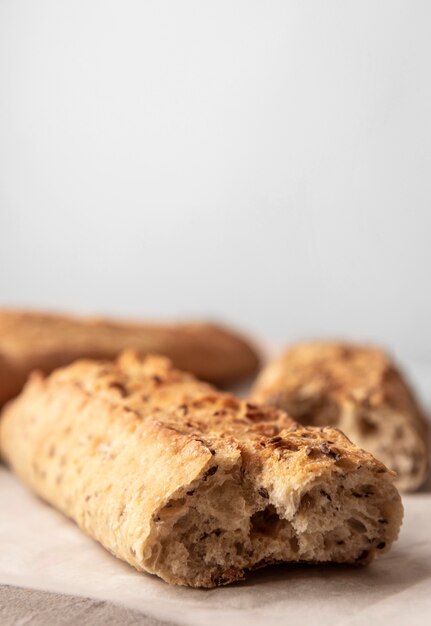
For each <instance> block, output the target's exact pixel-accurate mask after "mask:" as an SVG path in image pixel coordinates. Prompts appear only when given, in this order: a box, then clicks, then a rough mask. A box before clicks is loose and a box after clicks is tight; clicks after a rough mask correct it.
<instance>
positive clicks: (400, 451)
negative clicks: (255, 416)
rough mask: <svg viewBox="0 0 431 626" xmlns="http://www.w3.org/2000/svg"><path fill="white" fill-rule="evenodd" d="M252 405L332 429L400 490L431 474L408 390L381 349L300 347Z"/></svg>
mask: <svg viewBox="0 0 431 626" xmlns="http://www.w3.org/2000/svg"><path fill="white" fill-rule="evenodd" d="M251 397H252V399H253V401H256V402H262V403H265V404H269V405H272V406H276V407H279V408H281V409H284V410H286V411H288V412H289V414H290V415H292V417H293V418H294V419H296V420H297V421H298V422H300V423H301V424H305V425H313V426H336V427H338V428H340V429H341V430H342V431H343V432H344V433H345V434H346V435H347V436H348V437H350V438H351V439H352V441H354V442H355V443H356V444H357V445H359V446H361V447H362V448H365V449H366V450H369V451H370V452H371V453H372V454H373V455H374V456H376V457H377V458H378V459H380V460H381V461H383V463H385V464H386V465H387V466H388V467H389V468H390V469H392V470H394V471H395V472H396V473H397V479H396V485H397V486H398V488H399V489H401V490H403V491H411V490H414V489H416V488H418V487H419V486H420V485H421V484H422V483H423V482H424V480H425V478H426V476H427V473H428V458H429V449H428V432H427V430H428V427H427V420H426V419H425V417H424V414H423V411H422V410H421V408H420V407H419V404H418V402H417V400H416V398H415V397H414V394H413V392H412V390H411V389H410V388H409V386H408V384H407V383H406V381H405V380H404V378H403V377H402V375H401V374H400V372H399V371H398V369H397V368H396V367H395V365H394V364H393V363H392V361H391V359H390V358H389V356H388V355H387V354H385V353H384V352H383V351H382V350H380V349H378V348H375V347H370V346H364V345H354V344H350V343H342V342H310V343H301V344H298V345H296V346H293V347H291V348H289V349H288V350H287V351H286V352H285V353H284V354H283V355H282V356H281V357H280V358H279V359H276V360H274V361H272V362H271V363H270V364H269V365H268V366H267V367H266V368H265V369H264V370H263V371H262V373H261V374H260V376H259V377H258V379H257V381H256V383H255V386H254V388H253V391H252V394H251Z"/></svg>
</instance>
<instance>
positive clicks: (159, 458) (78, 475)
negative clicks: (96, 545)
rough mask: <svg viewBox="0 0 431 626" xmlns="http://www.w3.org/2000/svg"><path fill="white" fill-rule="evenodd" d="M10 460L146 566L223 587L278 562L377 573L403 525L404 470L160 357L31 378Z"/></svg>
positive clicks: (3, 432)
mask: <svg viewBox="0 0 431 626" xmlns="http://www.w3.org/2000/svg"><path fill="white" fill-rule="evenodd" d="M0 448H1V450H0V451H1V453H2V455H3V458H4V459H5V460H6V461H7V462H8V463H9V464H10V466H11V467H12V468H13V469H14V470H15V471H16V473H17V474H18V475H19V476H20V477H21V478H22V480H23V481H24V482H26V483H27V484H28V485H29V486H30V487H32V489H34V491H35V492H36V493H37V494H39V495H40V496H41V497H42V498H44V499H45V500H46V501H48V502H49V503H51V504H52V505H54V506H56V507H57V508H58V509H60V510H61V511H63V513H65V514H66V515H68V516H69V517H71V518H72V519H73V520H75V522H76V523H77V524H78V525H79V526H80V527H81V528H82V529H83V530H85V531H86V532H87V533H88V534H89V535H90V536H91V537H93V538H94V539H96V540H97V541H99V542H100V543H102V544H103V545H104V546H105V547H106V548H107V549H108V550H109V551H110V552H112V553H113V554H114V555H116V556H117V557H119V558H121V559H123V560H124V561H127V562H128V563H130V564H131V565H133V566H134V567H135V568H136V569H138V570H141V571H147V572H151V573H154V574H157V575H158V576H160V577H161V578H163V579H164V580H166V581H168V582H170V583H176V584H180V585H190V586H193V587H214V586H216V585H221V584H226V583H229V582H231V581H234V580H238V579H241V578H243V577H244V575H245V572H246V571H247V570H250V569H254V568H258V567H262V566H264V565H265V564H268V563H275V562H281V561H293V562H327V561H333V562H337V563H359V564H363V563H368V562H369V561H370V560H371V559H372V558H373V557H374V556H376V555H380V554H384V553H385V552H387V551H388V550H389V548H390V546H391V544H392V542H393V541H394V540H395V539H396V537H397V535H398V531H399V527H400V524H401V518H402V505H401V501H400V497H399V494H398V492H397V490H396V488H395V487H394V486H393V484H392V481H393V474H392V472H390V471H389V470H387V469H386V468H385V467H384V465H382V464H381V463H380V462H379V461H376V460H375V459H374V458H373V457H372V456H371V455H370V454H368V453H367V452H364V451H363V450H360V449H359V448H357V447H356V446H354V445H353V444H352V443H351V442H350V441H349V440H348V439H347V438H346V437H345V436H344V435H343V434H342V433H341V432H339V431H338V430H336V429H332V428H324V429H317V428H304V427H301V426H298V425H297V424H296V423H295V422H294V421H293V420H292V419H290V418H289V417H288V416H287V414H285V413H284V412H282V411H279V410H277V409H273V408H265V409H262V408H259V407H257V406H256V405H252V404H249V403H247V402H245V401H241V400H238V399H237V398H235V397H234V396H232V395H229V394H224V393H221V392H218V391H216V390H214V389H213V388H212V387H211V386H209V385H207V384H205V383H201V382H198V381H196V380H195V379H194V378H193V377H192V376H191V375H188V374H184V373H182V372H178V371H176V370H174V369H172V366H171V365H170V363H169V361H168V360H166V359H163V358H161V357H147V358H145V359H143V360H142V359H140V358H138V357H137V356H135V355H133V354H131V353H127V354H125V355H123V356H122V357H121V358H120V359H119V360H118V362H116V363H113V362H94V361H89V360H88V361H80V362H77V363H75V364H72V365H70V366H69V367H66V368H64V369H61V370H57V371H56V372H54V373H53V374H52V375H51V376H50V377H48V378H45V379H44V378H42V376H41V375H39V374H33V376H32V377H31V379H30V381H29V382H28V383H27V385H26V387H25V389H24V391H23V392H22V394H21V395H20V396H19V397H18V398H17V399H15V400H13V401H11V402H10V403H9V404H8V405H7V406H6V408H5V409H4V411H3V415H2V418H1V420H0Z"/></svg>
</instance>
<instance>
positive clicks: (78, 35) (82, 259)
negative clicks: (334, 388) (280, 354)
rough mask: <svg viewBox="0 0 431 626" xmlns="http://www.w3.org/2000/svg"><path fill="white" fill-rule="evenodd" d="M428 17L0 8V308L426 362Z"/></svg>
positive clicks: (323, 11)
mask: <svg viewBox="0 0 431 626" xmlns="http://www.w3.org/2000/svg"><path fill="white" fill-rule="evenodd" d="M430 115H431V3H430V2H428V1H426V0H424V1H423V2H421V1H412V0H405V1H404V2H399V1H394V0H387V1H379V0H370V1H364V0H362V1H361V2H357V1H355V2H349V1H346V0H340V1H335V0H332V1H331V0H326V1H325V2H321V1H318V0H316V1H314V2H310V1H306V0H298V1H297V2H293V1H290V2H286V1H285V0H281V1H273V0H262V1H259V2H257V1H250V0H248V1H235V0H227V1H220V0H218V1H217V2H212V1H209V0H208V1H202V0H200V1H199V0H196V1H195V2H190V1H187V0H182V1H181V2H178V1H173V0H172V1H162V0H155V1H154V2H150V1H145V0H139V1H138V0H136V1H126V0H116V1H113V2H108V1H105V0H103V1H102V0H100V1H94V0H90V1H88V0H79V1H78V0H74V1H73V2H71V1H66V0H62V1H59V0H51V1H49V0H40V1H37V2H34V1H31V0H27V1H25V0H0V237H1V243H0V304H2V305H6V304H7V305H33V306H36V305H37V306H39V307H50V308H57V309H71V310H76V311H85V312H93V311H94V312H105V313H111V314H131V315H134V316H138V315H143V316H150V317H158V316H163V317H177V316H194V317H199V316H203V315H205V316H210V317H212V318H220V319H225V320H227V321H230V322H233V323H236V324H237V325H239V326H241V327H243V328H244V329H248V330H250V331H252V332H255V333H257V334H258V335H260V336H261V337H266V338H268V339H272V340H277V341H287V340H292V339H296V338H299V337H305V336H310V335H312V336H317V335H336V336H349V337H353V338H368V339H373V340H376V341H379V342H381V343H384V344H387V345H389V346H390V347H391V348H392V349H393V350H395V351H396V352H398V353H402V354H403V355H404V354H405V355H408V356H409V358H410V357H411V358H413V359H417V360H422V359H424V360H426V359H427V358H430V359H431V328H430V327H431V323H430V321H431V295H430V282H431V281H430V278H431V232H430V231H431V176H430V166H431V122H430Z"/></svg>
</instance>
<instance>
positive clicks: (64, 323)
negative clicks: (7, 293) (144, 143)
mask: <svg viewBox="0 0 431 626" xmlns="http://www.w3.org/2000/svg"><path fill="white" fill-rule="evenodd" d="M127 348H133V349H134V350H136V351H138V352H139V353H140V354H148V353H157V354H162V355H165V356H167V357H169V358H170V359H171V360H172V361H173V362H174V364H175V366H176V367H179V368H180V369H185V370H187V371H190V372H193V373H194V374H195V375H196V376H198V377H199V378H201V379H203V380H208V381H210V382H212V383H216V384H218V385H224V384H228V383H234V382H238V381H240V380H242V379H244V378H246V377H248V376H250V375H252V374H253V373H254V372H255V371H256V369H257V367H258V362H259V359H258V355H257V353H256V351H255V349H254V348H253V347H252V346H251V345H250V344H249V343H248V342H247V341H246V340H245V339H243V338H242V337H241V336H239V335H238V334H237V333H235V332H233V331H230V330H228V329H226V328H223V327H221V326H218V325H214V324H206V323H198V322H192V323H183V324H155V323H154V324H148V323H138V322H135V323H131V322H126V321H124V322H119V321H112V320H108V319H101V318H100V319H99V318H84V317H71V316H69V317H66V316H62V315H55V314H47V313H36V312H29V311H9V310H3V311H2V310H0V405H1V404H3V403H4V402H6V400H9V399H10V398H12V397H13V396H15V395H16V394H18V393H19V392H20V390H21V389H22V387H23V385H24V383H25V381H26V380H27V376H28V374H29V373H30V372H31V371H32V370H33V369H40V370H42V371H43V372H45V373H49V372H51V371H52V370H54V369H55V368H57V367H60V366H62V365H67V364H68V363H71V362H72V361H74V360H76V359H78V358H83V357H88V358H96V359H114V358H116V357H117V356H118V354H119V353H120V352H122V351H123V350H125V349H127Z"/></svg>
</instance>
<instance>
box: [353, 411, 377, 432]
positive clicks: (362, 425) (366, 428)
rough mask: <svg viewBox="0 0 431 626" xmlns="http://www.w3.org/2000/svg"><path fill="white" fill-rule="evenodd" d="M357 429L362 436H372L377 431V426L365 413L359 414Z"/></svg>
mask: <svg viewBox="0 0 431 626" xmlns="http://www.w3.org/2000/svg"><path fill="white" fill-rule="evenodd" d="M358 424H359V431H360V433H361V435H362V436H363V437H372V436H373V435H376V434H377V433H378V431H379V427H378V426H377V424H376V423H375V422H373V421H372V420H371V418H370V417H368V416H367V415H361V417H360V418H359V422H358Z"/></svg>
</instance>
